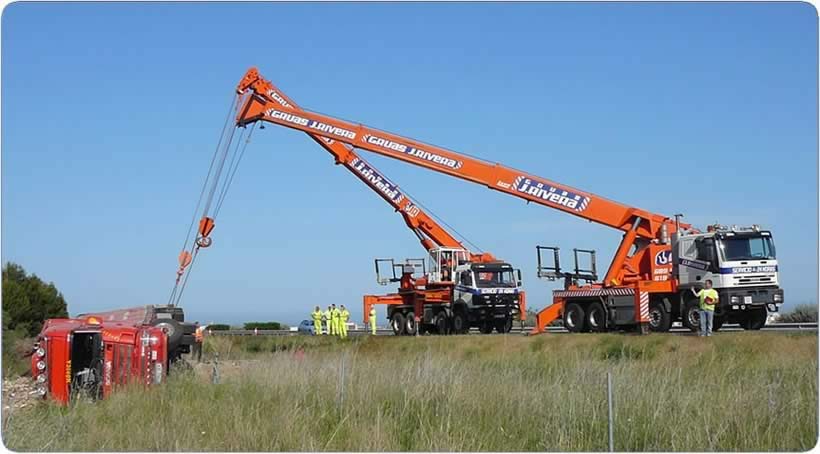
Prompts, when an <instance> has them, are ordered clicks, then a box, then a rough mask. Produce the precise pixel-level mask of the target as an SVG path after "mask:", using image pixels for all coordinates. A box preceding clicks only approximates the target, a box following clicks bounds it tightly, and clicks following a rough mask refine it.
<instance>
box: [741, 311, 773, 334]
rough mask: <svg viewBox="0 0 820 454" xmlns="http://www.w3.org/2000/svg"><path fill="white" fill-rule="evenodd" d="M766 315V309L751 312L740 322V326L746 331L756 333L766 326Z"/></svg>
mask: <svg viewBox="0 0 820 454" xmlns="http://www.w3.org/2000/svg"><path fill="white" fill-rule="evenodd" d="M767 315H768V313H767V312H766V308H763V309H758V310H754V311H751V312H749V313H748V314H746V317H744V318H743V319H742V320H740V326H741V327H742V328H743V329H745V330H747V331H757V330H759V329H761V328H763V327H764V326H765V325H766V316H767Z"/></svg>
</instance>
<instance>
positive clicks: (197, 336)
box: [191, 322, 205, 363]
mask: <svg viewBox="0 0 820 454" xmlns="http://www.w3.org/2000/svg"><path fill="white" fill-rule="evenodd" d="M194 326H196V329H195V330H194V345H193V346H192V347H193V352H191V353H193V356H194V358H196V362H198V363H201V362H202V342H203V341H204V340H205V327H204V326H199V322H196V323H194Z"/></svg>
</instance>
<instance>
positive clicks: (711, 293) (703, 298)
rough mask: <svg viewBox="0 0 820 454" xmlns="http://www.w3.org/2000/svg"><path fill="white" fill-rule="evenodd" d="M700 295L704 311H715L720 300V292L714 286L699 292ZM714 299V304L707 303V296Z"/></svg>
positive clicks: (701, 306)
mask: <svg viewBox="0 0 820 454" xmlns="http://www.w3.org/2000/svg"><path fill="white" fill-rule="evenodd" d="M698 297H700V308H701V310H704V311H714V310H715V304H717V302H718V292H717V290H715V289H713V288H709V289H706V288H705V289H703V290H701V291H699V292H698ZM707 297H708V298H711V299H712V304H707V303H706V298H707Z"/></svg>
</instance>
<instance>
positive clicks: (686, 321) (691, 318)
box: [681, 299, 700, 333]
mask: <svg viewBox="0 0 820 454" xmlns="http://www.w3.org/2000/svg"><path fill="white" fill-rule="evenodd" d="M698 310H699V308H698V301H697V300H696V299H690V300H689V301H687V302H686V305H684V306H683V316H682V317H681V318H682V319H683V326H685V327H687V328H689V330H690V331H692V332H693V333H697V332H699V331H700V314H699V313H698Z"/></svg>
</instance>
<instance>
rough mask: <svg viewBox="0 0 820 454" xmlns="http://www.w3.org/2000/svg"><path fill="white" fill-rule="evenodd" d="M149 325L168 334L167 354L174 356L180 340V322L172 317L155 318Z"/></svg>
mask: <svg viewBox="0 0 820 454" xmlns="http://www.w3.org/2000/svg"><path fill="white" fill-rule="evenodd" d="M151 325H153V326H156V327H157V328H161V329H162V330H163V331H164V332H165V335H166V336H168V356H169V357H172V358H176V357H177V356H178V355H177V348H178V347H179V343H180V341H181V340H182V334H183V333H182V324H181V323H179V322H178V321H176V320H174V319H172V318H157V319H154V320H153V321H152V322H151Z"/></svg>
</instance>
